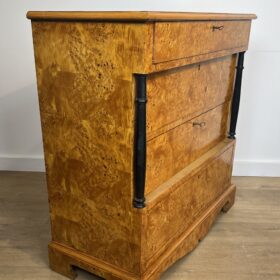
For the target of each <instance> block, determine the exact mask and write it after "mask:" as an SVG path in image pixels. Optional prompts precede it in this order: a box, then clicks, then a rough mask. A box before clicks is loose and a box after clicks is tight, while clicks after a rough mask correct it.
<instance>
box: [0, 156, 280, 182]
mask: <svg viewBox="0 0 280 280" xmlns="http://www.w3.org/2000/svg"><path fill="white" fill-rule="evenodd" d="M0 170H11V171H39V172H44V171H45V164H44V157H43V156H41V155H38V156H27V155H0ZM233 175H234V176H264V177H280V160H238V159H237V160H235V161H234V167H233Z"/></svg>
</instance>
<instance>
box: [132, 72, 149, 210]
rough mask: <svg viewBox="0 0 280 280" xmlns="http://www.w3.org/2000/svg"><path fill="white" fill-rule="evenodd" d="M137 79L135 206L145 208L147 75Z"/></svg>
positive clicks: (141, 75) (138, 76) (137, 75)
mask: <svg viewBox="0 0 280 280" xmlns="http://www.w3.org/2000/svg"><path fill="white" fill-rule="evenodd" d="M135 79H136V100H135V101H136V115H135V155H134V157H135V158H134V199H133V206H134V207H135V208H144V207H145V179H146V103H147V96H146V75H143V74H135Z"/></svg>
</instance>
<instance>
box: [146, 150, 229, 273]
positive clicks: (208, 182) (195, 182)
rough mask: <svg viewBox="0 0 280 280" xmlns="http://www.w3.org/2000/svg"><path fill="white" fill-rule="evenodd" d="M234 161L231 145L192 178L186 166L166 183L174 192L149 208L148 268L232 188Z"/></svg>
mask: <svg viewBox="0 0 280 280" xmlns="http://www.w3.org/2000/svg"><path fill="white" fill-rule="evenodd" d="M232 158H233V146H232V145H230V146H227V150H226V151H223V153H222V154H218V155H217V154H216V158H212V159H211V161H210V162H208V164H207V165H204V166H203V167H200V168H197V169H196V171H195V173H193V174H191V176H190V175H189V169H187V168H188V167H186V169H185V170H182V171H181V173H180V172H179V173H178V174H177V176H176V178H173V180H172V182H168V181H166V182H165V185H168V184H172V191H170V193H169V195H168V196H166V195H165V197H164V198H162V199H161V200H158V201H157V202H156V203H154V204H151V205H150V207H148V209H147V214H146V219H147V221H146V223H147V228H146V229H145V233H144V234H143V238H144V240H143V245H144V246H143V248H142V252H144V254H143V260H142V261H143V264H144V267H145V268H148V267H149V266H152V263H153V262H156V261H157V259H158V258H159V257H160V256H161V254H162V253H163V251H164V250H166V248H168V247H170V246H171V244H173V243H174V242H175V240H177V239H178V238H179V236H180V235H181V234H183V233H184V232H186V231H187V229H188V228H189V227H191V225H192V224H193V223H194V222H195V221H196V220H197V219H198V217H199V216H200V215H201V214H202V213H203V212H204V211H205V209H206V208H207V207H208V206H209V205H210V204H211V203H213V202H214V201H215V199H217V198H218V197H219V196H220V195H222V193H223V192H224V191H225V190H226V189H227V188H228V187H229V186H230V184H231V183H230V178H231V171H232ZM186 166H187V165H186ZM185 173H186V175H185ZM176 179H177V180H176ZM159 221H161V223H160V224H159Z"/></svg>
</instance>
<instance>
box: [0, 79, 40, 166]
mask: <svg viewBox="0 0 280 280" xmlns="http://www.w3.org/2000/svg"><path fill="white" fill-rule="evenodd" d="M0 169H1V170H34V171H44V164H43V144H42V137H41V125H40V114H39V105H38V98H37V88H36V84H31V85H28V86H26V87H24V88H21V89H20V90H17V91H14V92H11V93H9V94H7V95H4V96H1V97H0Z"/></svg>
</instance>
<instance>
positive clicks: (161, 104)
mask: <svg viewBox="0 0 280 280" xmlns="http://www.w3.org/2000/svg"><path fill="white" fill-rule="evenodd" d="M235 65H236V56H235V55H234V56H226V57H222V58H218V59H213V60H210V61H207V62H203V63H198V64H194V65H189V66H186V67H181V68H177V69H175V70H169V71H164V72H159V73H156V74H152V75H149V76H148V80H147V96H148V103H147V138H148V140H149V139H151V138H154V137H155V136H157V135H159V134H162V133H163V132H165V131H168V130H170V129H172V128H174V127H176V126H178V125H180V124H182V123H184V122H185V121H187V120H189V119H191V118H193V117H195V116H197V115H199V114H201V113H203V112H206V111H207V110H210V109H212V108H215V107H216V106H218V105H220V104H222V103H224V102H226V101H229V100H230V99H231V96H232V91H233V81H234V75H235ZM166 112H168V114H166Z"/></svg>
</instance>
